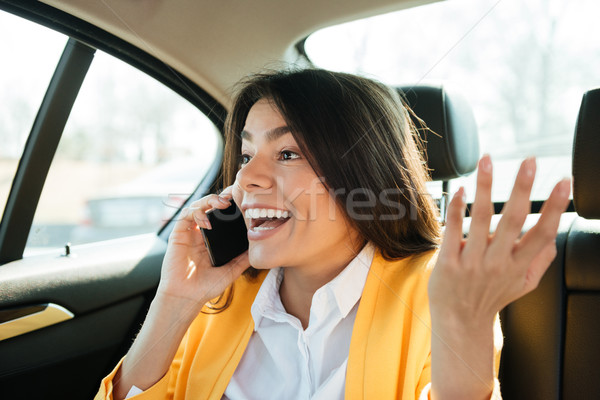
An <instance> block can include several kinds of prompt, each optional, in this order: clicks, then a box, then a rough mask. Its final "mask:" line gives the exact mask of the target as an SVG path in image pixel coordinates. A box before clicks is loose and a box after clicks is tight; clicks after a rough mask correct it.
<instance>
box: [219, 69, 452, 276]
mask: <svg viewBox="0 0 600 400" xmlns="http://www.w3.org/2000/svg"><path fill="white" fill-rule="evenodd" d="M260 99H269V100H270V101H272V102H273V104H274V105H275V106H276V107H277V109H278V110H279V112H280V113H281V115H282V116H283V118H284V120H285V121H286V123H287V126H288V127H289V128H290V130H291V133H292V135H293V136H294V139H295V140H296V142H297V143H298V145H299V146H300V148H301V150H302V152H303V153H304V154H305V156H306V157H307V159H308V161H309V163H310V165H311V166H312V168H313V170H314V171H315V173H316V174H317V176H319V177H322V178H324V184H325V185H326V187H328V188H329V189H333V190H335V193H336V196H335V200H336V201H337V202H338V204H339V206H340V208H341V209H342V210H343V211H344V213H345V214H346V215H345V217H346V218H347V220H348V221H349V222H350V223H351V224H352V226H353V227H354V228H355V229H356V230H357V231H358V232H359V234H360V235H361V237H362V238H363V239H364V240H368V241H370V242H372V243H373V244H374V245H375V246H376V247H377V248H378V249H379V250H380V251H381V252H382V254H383V256H384V257H385V258H386V259H399V258H404V257H407V256H409V255H411V254H418V253H422V252H425V251H428V250H431V249H433V248H436V247H438V246H439V243H440V230H441V228H440V224H439V221H438V211H437V208H436V207H435V205H434V203H433V200H432V199H431V197H430V196H429V195H428V194H427V190H426V187H425V182H426V180H427V179H428V174H427V171H426V165H425V162H424V159H423V154H422V149H421V144H420V142H419V140H418V135H417V134H416V130H415V128H414V125H413V124H412V122H411V120H410V118H409V115H408V111H407V107H405V106H404V105H403V103H402V101H401V99H400V97H399V96H398V94H397V93H396V92H395V91H393V90H391V89H390V88H388V87H387V86H385V85H383V84H381V83H379V82H376V81H374V80H371V79H367V78H363V77H359V76H355V75H350V74H345V73H338V72H331V71H326V70H321V69H302V70H291V71H277V72H273V73H263V74H257V75H253V76H251V77H249V78H248V79H246V80H244V81H242V82H241V83H240V84H239V88H238V92H237V95H236V96H235V98H234V102H233V107H232V108H231V112H230V113H229V114H228V117H227V121H226V124H225V154H224V161H223V162H224V165H223V184H224V186H229V185H231V184H233V182H234V180H235V175H236V173H237V171H238V170H239V168H240V165H239V155H240V150H241V138H240V133H241V132H242V130H243V128H244V125H245V123H246V117H247V116H248V112H249V111H250V108H251V107H252V106H253V105H254V104H255V103H256V102H257V101H258V100H260ZM357 195H358V196H357ZM350 196H351V197H352V198H351V199H350ZM357 197H358V199H357ZM352 200H354V201H356V200H362V201H363V204H364V203H365V202H370V204H369V205H368V207H353V211H352V213H351V212H349V209H348V207H347V206H348V204H349V201H350V202H351V201H352ZM249 275H253V273H252V272H251V271H250V272H249Z"/></svg>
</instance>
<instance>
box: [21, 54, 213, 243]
mask: <svg viewBox="0 0 600 400" xmlns="http://www.w3.org/2000/svg"><path fill="white" fill-rule="evenodd" d="M220 145H221V143H220V135H219V133H218V131H217V129H216V127H215V126H214V125H213V124H212V123H211V122H210V120H209V119H208V118H207V117H206V116H204V115H203V114H202V113H201V112H200V111H199V110H198V109H197V108H195V107H194V106H193V105H191V104H190V103H189V102H187V101H186V100H185V99H183V98H181V97H180V96H179V95H177V94H176V93H174V92H172V91H171V90H170V89H168V88H167V87H165V86H163V85H162V84H160V83H159V82H157V81H155V80H154V79H152V78H150V77H148V76H147V75H145V74H143V73H141V72H140V71H138V70H136V69H135V68H133V67H131V66H129V65H128V64H126V63H123V62H121V61H120V60H117V59H115V58H113V57H111V56H109V55H107V54H105V53H102V52H100V51H97V52H96V55H95V57H94V60H93V61H92V65H91V67H90V70H89V72H88V75H87V76H86V78H85V81H84V83H83V85H82V87H81V90H80V92H79V95H78V98H77V100H76V102H75V104H74V106H73V110H72V112H71V115H70V117H69V120H68V122H67V125H66V127H65V131H64V133H63V136H62V138H61V141H60V143H59V147H58V150H57V154H56V156H55V158H54V161H53V164H52V166H51V168H50V171H49V174H48V178H47V180H46V183H45V185H44V190H43V192H42V196H41V199H40V203H39V206H38V209H37V211H36V215H35V218H34V223H33V226H32V230H31V232H30V236H29V241H28V244H27V248H26V253H28V254H31V253H32V252H34V251H37V250H40V249H42V250H43V248H47V247H62V246H64V245H65V244H66V243H67V242H70V243H71V244H73V245H75V244H83V243H90V242H96V241H100V240H107V239H113V238H118V237H123V236H129V235H135V234H142V233H148V232H156V231H157V230H158V229H159V228H160V227H161V226H162V225H164V223H165V222H166V221H167V220H168V219H169V218H170V217H171V216H172V215H173V214H174V212H175V211H176V210H177V209H178V208H179V207H180V206H181V204H182V203H183V202H184V201H185V200H186V199H187V198H188V197H189V195H190V194H191V193H192V192H193V191H194V189H195V188H196V187H197V185H198V184H199V183H200V182H201V180H202V178H203V177H204V175H205V174H206V173H207V171H208V169H209V167H210V166H211V165H212V163H213V162H214V161H215V158H216V156H217V152H218V148H219V146H220Z"/></svg>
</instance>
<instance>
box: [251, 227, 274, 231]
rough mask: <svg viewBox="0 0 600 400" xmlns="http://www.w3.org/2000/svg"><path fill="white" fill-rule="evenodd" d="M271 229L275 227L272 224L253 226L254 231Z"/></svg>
mask: <svg viewBox="0 0 600 400" xmlns="http://www.w3.org/2000/svg"><path fill="white" fill-rule="evenodd" d="M271 229H275V228H273V227H272V226H255V227H254V228H252V230H253V231H268V230H271Z"/></svg>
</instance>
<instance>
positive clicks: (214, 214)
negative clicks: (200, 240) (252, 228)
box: [201, 200, 248, 267]
mask: <svg viewBox="0 0 600 400" xmlns="http://www.w3.org/2000/svg"><path fill="white" fill-rule="evenodd" d="M206 216H207V217H208V220H209V221H210V226H212V229H201V230H202V235H203V236H204V243H205V244H206V249H207V250H208V254H209V256H210V261H211V262H212V264H213V265H214V266H215V267H220V266H221V265H224V264H227V263H228V262H229V261H231V260H232V259H234V258H235V257H237V256H239V255H240V254H242V253H243V252H244V251H246V250H248V229H247V228H246V223H245V222H244V216H243V215H242V211H241V210H240V209H239V208H238V206H237V205H236V204H235V202H234V201H233V200H232V201H231V205H230V206H229V207H228V208H225V209H218V208H215V209H212V210H210V211H208V212H207V213H206Z"/></svg>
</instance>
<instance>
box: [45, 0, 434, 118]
mask: <svg viewBox="0 0 600 400" xmlns="http://www.w3.org/2000/svg"><path fill="white" fill-rule="evenodd" d="M434 1H437V0H378V1H377V4H373V1H372V0H348V1H344V2H323V1H320V0H306V1H303V2H277V3H273V2H272V1H268V0H256V1H252V2H214V1H210V2H209V1H196V0H186V1H176V2H175V1H171V2H165V1H158V0H143V1H122V0H103V1H92V2H90V1H84V0H44V1H43V2H44V3H46V4H49V5H51V6H53V7H55V8H57V9H60V10H63V11H66V12H67V13H69V14H72V15H74V16H77V17H79V18H81V19H83V20H86V21H89V22H91V23H93V24H95V25H97V26H98V27H99V28H101V29H103V30H105V31H107V32H109V33H111V34H113V35H115V36H117V37H119V38H121V39H123V40H125V41H127V42H129V43H131V44H133V45H135V46H137V47H138V48H140V49H141V50H143V51H145V52H147V53H149V54H150V55H152V56H154V57H156V58H158V59H160V60H163V61H164V62H166V63H167V64H169V65H170V66H171V67H173V68H174V69H175V70H177V71H178V72H180V73H181V74H183V75H185V76H186V77H187V78H189V79H190V80H192V81H193V82H195V83H196V84H197V85H199V86H200V87H202V88H203V89H204V90H205V91H206V92H208V93H209V94H210V95H211V96H213V97H214V98H215V99H216V100H217V101H219V102H220V103H221V104H223V105H224V106H225V107H228V105H229V103H230V98H231V92H230V90H231V87H232V85H234V84H235V83H236V82H237V81H239V80H240V79H241V78H243V77H244V76H246V75H247V74H248V73H251V72H258V71H260V70H262V69H264V68H265V67H266V68H271V69H278V68H282V67H286V66H289V65H292V64H300V65H305V63H306V60H305V59H304V58H303V57H302V55H301V54H300V53H299V52H298V50H297V48H296V44H297V43H298V42H299V41H301V40H302V39H303V38H305V37H306V36H307V35H309V34H310V33H312V32H314V31H316V30H318V29H320V28H324V27H326V26H331V25H336V24H339V23H343V22H347V21H351V20H354V19H359V18H364V17H369V16H373V15H377V14H381V13H386V12H392V11H396V10H400V9H404V8H410V7H416V6H419V5H422V4H427V3H432V2H434ZM194 19H197V20H198V21H197V22H195V21H194ZM274 33H276V34H274ZM222 49H226V51H223V50H222ZM207 55H209V56H207Z"/></svg>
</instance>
